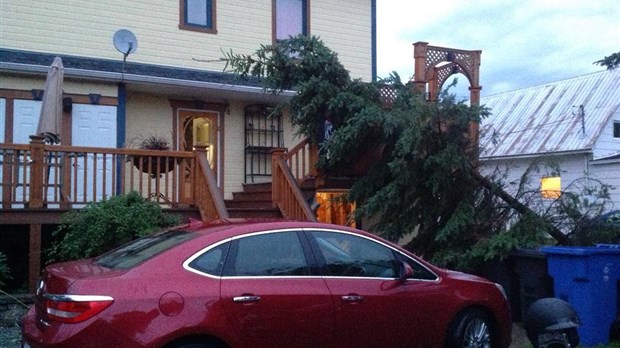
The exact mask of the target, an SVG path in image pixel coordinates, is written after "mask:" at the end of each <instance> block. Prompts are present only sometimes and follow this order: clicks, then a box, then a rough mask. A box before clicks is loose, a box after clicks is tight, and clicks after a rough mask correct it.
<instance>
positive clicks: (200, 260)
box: [189, 242, 230, 276]
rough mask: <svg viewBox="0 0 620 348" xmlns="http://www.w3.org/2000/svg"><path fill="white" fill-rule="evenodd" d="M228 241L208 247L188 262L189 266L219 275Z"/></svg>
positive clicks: (228, 245) (226, 252)
mask: <svg viewBox="0 0 620 348" xmlns="http://www.w3.org/2000/svg"><path fill="white" fill-rule="evenodd" d="M229 247H230V242H228V243H224V244H221V245H218V246H216V247H215V248H212V249H209V250H207V251H206V252H204V253H202V255H200V256H198V257H197V258H195V259H194V260H193V261H192V262H190V263H189V267H191V268H193V269H195V270H198V271H200V272H203V273H206V274H210V275H214V276H219V275H220V274H221V273H222V268H223V267H224V261H226V255H227V254H228V248H229Z"/></svg>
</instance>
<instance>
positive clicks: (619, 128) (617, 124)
mask: <svg viewBox="0 0 620 348" xmlns="http://www.w3.org/2000/svg"><path fill="white" fill-rule="evenodd" d="M614 138H616V139H620V121H614Z"/></svg>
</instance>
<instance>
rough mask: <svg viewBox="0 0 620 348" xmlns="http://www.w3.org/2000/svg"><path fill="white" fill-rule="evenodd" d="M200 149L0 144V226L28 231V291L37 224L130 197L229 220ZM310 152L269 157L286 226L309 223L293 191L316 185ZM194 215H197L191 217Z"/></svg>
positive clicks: (39, 141) (37, 248)
mask: <svg viewBox="0 0 620 348" xmlns="http://www.w3.org/2000/svg"><path fill="white" fill-rule="evenodd" d="M206 150H207V149H206V148H204V147H197V148H196V150H195V151H193V152H179V151H152V150H138V149H114V148H95V147H74V146H62V145H47V144H45V143H44V141H43V138H42V137H39V136H32V137H31V142H30V143H29V144H5V143H0V198H1V200H0V226H1V225H11V224H15V225H29V226H30V230H29V231H30V232H29V233H30V235H29V241H30V242H29V278H28V283H29V288H30V291H33V290H34V286H35V283H36V280H37V278H38V275H39V272H40V268H41V256H40V255H41V234H42V225H45V224H57V223H58V221H59V219H60V216H61V215H62V214H63V213H65V212H67V211H70V210H73V209H80V208H82V207H84V206H86V205H87V204H89V203H91V202H98V201H101V200H104V199H106V198H109V197H112V196H116V195H122V194H125V193H129V192H131V191H136V192H138V193H139V194H140V195H141V196H142V197H144V198H147V199H149V200H151V201H154V202H157V203H159V204H160V205H161V207H162V208H163V209H166V210H169V211H171V212H175V213H179V212H180V213H184V214H185V215H186V216H192V214H193V215H196V216H199V217H200V218H201V219H202V220H207V221H208V220H214V219H227V218H228V217H229V214H228V211H227V209H226V206H225V203H224V199H223V195H222V192H221V190H220V188H218V187H217V180H216V178H215V175H214V173H213V171H212V169H211V166H210V165H209V162H208V160H207V156H206ZM316 160H317V148H316V145H312V144H309V143H308V141H303V142H302V143H301V144H299V145H298V146H296V147H294V148H293V149H292V151H290V152H287V151H286V149H277V150H276V151H274V153H273V160H272V165H273V168H274V174H273V178H272V179H273V180H272V188H273V189H272V193H273V196H272V202H273V206H274V207H276V208H277V209H279V210H280V212H281V214H282V216H283V217H284V218H286V219H296V220H311V221H316V217H315V216H314V214H313V212H312V211H311V210H310V208H309V206H308V203H307V202H306V200H305V199H304V197H303V194H302V193H301V190H300V183H302V182H303V181H304V180H306V179H308V178H312V179H313V182H316V179H317V172H316V169H315V163H316ZM198 214H199V215H198Z"/></svg>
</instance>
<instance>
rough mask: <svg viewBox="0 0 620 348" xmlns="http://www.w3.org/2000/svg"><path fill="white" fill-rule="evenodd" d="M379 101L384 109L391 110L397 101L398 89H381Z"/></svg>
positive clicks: (385, 86) (385, 87) (384, 86)
mask: <svg viewBox="0 0 620 348" xmlns="http://www.w3.org/2000/svg"><path fill="white" fill-rule="evenodd" d="M379 99H381V104H382V105H383V107H384V108H387V109H389V108H391V107H392V106H393V105H394V101H395V100H396V89H395V88H394V87H393V86H389V85H383V86H381V87H379Z"/></svg>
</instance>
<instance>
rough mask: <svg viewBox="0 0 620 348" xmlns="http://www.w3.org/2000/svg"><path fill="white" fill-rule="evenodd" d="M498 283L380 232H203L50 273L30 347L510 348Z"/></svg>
mask: <svg viewBox="0 0 620 348" xmlns="http://www.w3.org/2000/svg"><path fill="white" fill-rule="evenodd" d="M510 328H511V319H510V312H509V307H508V303H507V301H506V298H505V295H504V293H503V290H502V289H501V287H500V286H499V285H497V284H494V283H491V282H489V281H487V280H485V279H482V278H478V277H475V276H472V275H468V274H463V273H458V272H452V271H447V270H443V269H439V268H437V267H434V266H432V265H430V264H428V263H427V262H425V261H423V260H421V259H419V258H418V257H416V256H414V255H412V254H410V253H409V252H407V251H405V250H403V249H401V248H399V247H398V246H396V245H393V244H391V243H389V242H387V241H385V240H382V239H380V238H378V237H376V236H374V235H372V234H369V233H366V232H363V231H359V230H355V229H351V228H347V227H343V226H335V225H328V224H318V223H305V222H261V223H256V222H255V223H249V222H237V223H234V222H218V223H210V224H209V223H205V224H202V223H199V224H192V225H187V226H183V227H181V228H175V229H173V230H168V231H163V232H160V233H157V234H154V235H150V236H148V237H145V238H142V239H138V240H136V241H133V242H131V243H129V244H127V245H125V246H123V247H121V248H119V249H116V250H114V251H112V252H110V253H107V254H104V255H102V256H100V257H98V258H95V259H89V260H81V261H75V262H67V263H60V264H55V265H51V266H48V267H47V268H46V269H45V270H44V271H43V275H42V279H41V281H40V284H39V287H38V290H37V301H36V305H35V306H34V307H33V308H32V309H31V310H30V312H29V313H28V314H27V315H26V317H25V318H24V320H23V337H24V343H23V346H24V347H66V348H70V347H106V348H111V347H188V348H189V347H209V348H214V347H218V348H219V347H252V348H259V347H269V348H273V347H286V348H291V347H313V348H314V347H334V348H341V347H355V348H360V347H408V348H410V347H508V346H509V343H510Z"/></svg>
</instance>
